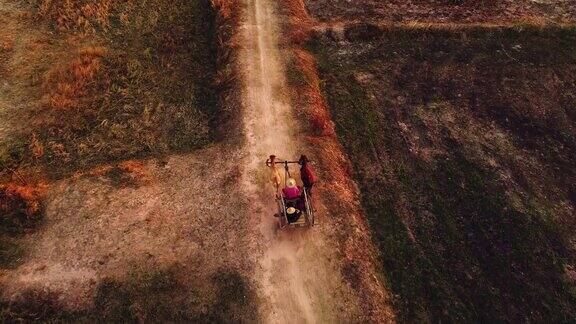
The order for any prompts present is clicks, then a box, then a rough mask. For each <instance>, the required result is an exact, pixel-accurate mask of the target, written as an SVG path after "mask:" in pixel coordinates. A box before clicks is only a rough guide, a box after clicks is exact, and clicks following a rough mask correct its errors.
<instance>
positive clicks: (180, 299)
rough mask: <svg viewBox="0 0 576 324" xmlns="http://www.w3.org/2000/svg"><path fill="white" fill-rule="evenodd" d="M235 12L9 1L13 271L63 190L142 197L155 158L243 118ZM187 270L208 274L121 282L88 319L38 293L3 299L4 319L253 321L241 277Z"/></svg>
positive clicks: (5, 169) (8, 181) (6, 159)
mask: <svg viewBox="0 0 576 324" xmlns="http://www.w3.org/2000/svg"><path fill="white" fill-rule="evenodd" d="M234 6H236V2H235V1H212V2H210V1H208V0H196V1H184V0H182V1H180V0H177V1H131V0H126V1H109V0H83V1H69V0H31V1H17V0H0V25H2V26H3V28H2V30H0V275H4V274H5V273H8V272H7V270H8V269H13V268H15V267H17V266H21V265H22V264H23V262H25V261H27V260H28V254H30V253H31V251H29V250H30V249H29V248H30V242H29V240H28V241H26V238H25V237H23V234H28V235H26V237H28V238H29V237H31V236H34V235H35V234H34V232H35V231H34V228H35V227H37V225H38V224H40V223H41V222H42V221H43V220H42V218H43V216H44V214H45V210H46V208H47V206H46V203H47V202H46V197H45V194H46V192H47V191H49V192H53V190H52V189H50V190H49V189H48V188H49V187H50V186H57V184H58V183H61V182H62V181H68V180H64V179H67V178H70V179H72V181H74V182H76V181H78V182H81V181H82V179H87V178H93V179H106V180H107V181H109V182H107V183H109V184H111V185H112V186H113V187H114V188H115V189H116V190H135V189H136V188H139V187H141V186H143V185H149V184H150V182H151V181H152V177H151V175H150V174H149V173H148V171H147V168H146V167H145V165H144V162H142V161H143V159H147V158H149V157H159V158H160V160H161V161H163V160H164V159H166V160H168V157H167V155H171V154H174V153H180V152H187V151H191V150H195V149H197V148H201V147H205V146H206V145H208V144H209V143H211V142H213V141H215V140H217V139H221V138H223V136H220V135H221V134H220V132H219V131H220V130H221V128H219V127H218V126H219V124H220V123H221V122H222V118H227V119H228V120H227V122H228V121H229V120H231V119H232V117H231V116H232V115H233V114H234V113H236V112H233V111H232V110H233V109H235V108H236V105H234V100H233V99H234V98H232V97H233V96H235V94H234V93H233V91H232V90H230V88H231V87H232V86H233V83H234V82H235V80H234V78H233V76H232V74H231V71H230V66H229V64H230V61H232V60H233V57H232V53H231V51H230V49H228V48H225V46H227V43H228V42H229V41H230V38H231V33H232V27H231V26H232V25H233V24H234V20H235V19H236V18H235V16H234V14H233V11H237V10H236V9H235V7H234ZM233 9H234V10H233ZM217 48H218V50H222V51H223V53H220V52H219V53H216V50H217ZM217 54H219V55H217ZM219 96H220V98H219ZM231 98H232V99H231ZM232 106H234V107H232ZM220 108H222V109H224V110H223V111H220ZM221 112H222V113H221ZM228 135H229V134H224V136H228ZM166 163H167V162H166ZM52 221H53V220H52ZM52 225H53V224H52ZM69 239H70V240H73V239H75V237H74V235H70V237H69ZM77 246H79V245H77ZM28 261H29V260H28ZM186 271H198V269H193V270H191V269H184V270H182V269H178V270H173V269H168V270H160V271H159V272H158V274H155V273H152V274H146V273H147V271H144V270H143V269H137V270H135V272H134V274H133V276H132V277H133V278H114V279H109V280H108V281H106V282H103V283H99V285H98V289H97V296H96V301H95V305H93V306H94V307H92V308H88V309H84V310H82V311H76V310H74V311H71V310H70V308H69V307H67V305H63V304H62V303H60V302H59V301H60V300H61V298H60V297H59V296H57V293H56V291H55V292H43V291H37V290H31V291H29V292H28V293H25V294H23V295H22V294H20V295H18V298H17V299H15V300H12V301H7V302H3V303H2V305H1V307H0V309H1V310H0V322H4V321H47V320H48V321H73V320H74V321H76V320H83V321H93V320H95V319H96V318H98V319H102V318H104V319H105V320H107V321H122V322H125V321H128V322H134V321H153V320H172V321H204V322H215V321H217V322H222V321H225V322H235V321H254V318H255V316H256V312H255V306H254V304H253V303H252V299H251V298H252V295H251V294H252V292H251V291H249V288H248V287H247V283H246V281H245V278H243V277H241V276H240V274H238V273H237V272H236V270H234V269H228V268H223V269H221V271H219V270H218V271H215V272H214V276H213V277H212V278H190V277H181V275H179V273H180V274H181V273H182V272H186ZM194 280H199V281H198V282H202V285H201V286H194V285H195V281H194ZM237 294H240V295H237ZM151 296H154V297H151ZM199 296H201V297H202V298H200V297H199ZM4 297H5V296H4Z"/></svg>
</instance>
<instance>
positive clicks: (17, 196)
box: [0, 183, 47, 232]
mask: <svg viewBox="0 0 576 324" xmlns="http://www.w3.org/2000/svg"><path fill="white" fill-rule="evenodd" d="M46 188H47V186H46V184H45V183H38V184H35V185H20V184H15V183H8V184H5V185H0V224H2V225H4V228H5V229H7V230H8V231H11V232H12V231H17V232H19V231H22V230H24V229H27V228H31V227H32V226H34V225H35V223H36V222H37V221H39V220H40V219H41V217H42V203H41V201H42V198H43V196H44V193H45V192H46Z"/></svg>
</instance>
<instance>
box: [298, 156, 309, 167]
mask: <svg viewBox="0 0 576 324" xmlns="http://www.w3.org/2000/svg"><path fill="white" fill-rule="evenodd" d="M308 162H310V160H308V157H307V156H306V155H300V164H302V165H305V164H307V163H308Z"/></svg>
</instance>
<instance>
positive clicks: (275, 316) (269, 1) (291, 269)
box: [239, 0, 363, 323]
mask: <svg viewBox="0 0 576 324" xmlns="http://www.w3.org/2000/svg"><path fill="white" fill-rule="evenodd" d="M275 6H276V3H275V2H274V1H273V0H245V1H244V9H245V10H244V19H243V20H242V24H241V26H242V28H241V33H242V37H241V39H242V44H243V46H242V47H241V49H240V67H239V68H240V70H241V71H242V72H243V81H244V98H243V105H244V127H245V130H244V131H245V134H246V145H247V151H248V152H247V154H248V158H247V163H246V164H245V169H244V173H243V174H244V176H243V182H244V186H245V187H247V188H249V189H250V190H249V191H250V192H251V193H252V195H251V196H252V201H251V205H252V206H254V209H253V211H252V212H253V214H254V215H255V216H254V219H253V222H254V225H255V226H256V227H257V228H259V231H260V241H259V242H257V243H256V244H258V245H259V246H258V249H259V250H260V251H261V252H262V255H261V259H260V260H259V262H258V264H259V265H260V268H259V269H258V271H257V274H256V281H257V283H258V285H259V289H260V292H261V295H262V296H263V297H264V298H263V303H262V306H261V314H262V315H263V320H264V321H265V322H271V323H328V322H330V323H334V322H357V321H360V320H361V318H363V314H362V313H361V307H360V305H359V302H360V301H359V300H358V298H356V297H355V294H354V292H353V290H352V288H351V287H350V286H349V285H347V284H346V283H345V282H344V280H343V278H342V274H341V268H342V264H341V261H340V260H341V259H342V258H341V256H340V255H338V251H336V250H337V249H336V248H335V246H336V243H335V239H334V238H333V237H331V235H332V234H333V233H332V232H331V230H330V229H329V228H328V227H327V226H328V224H325V225H322V223H321V224H320V225H318V226H316V227H314V228H313V229H311V230H296V231H288V232H278V231H277V221H276V219H275V218H274V217H272V215H273V214H274V213H275V212H276V211H275V204H274V200H273V199H274V192H273V187H272V185H271V184H270V182H269V181H268V179H269V173H268V170H267V169H266V168H265V166H264V161H265V160H266V158H267V157H268V155H270V154H276V155H277V156H279V157H280V158H290V159H293V158H297V157H298V156H299V154H302V153H305V152H306V151H307V150H306V143H305V141H304V136H305V135H304V134H303V133H302V132H301V130H300V129H299V128H298V126H297V123H296V121H295V120H294V117H293V116H294V114H293V109H292V106H291V103H290V94H289V92H288V91H289V90H288V87H287V82H286V77H285V70H284V62H283V57H284V55H287V51H289V49H284V48H281V47H280V46H279V45H278V44H279V39H278V37H279V35H280V27H279V26H280V22H279V20H278V19H279V18H278V15H277V8H276V7H275ZM285 51H286V52H285ZM318 208H319V210H321V211H323V210H325V209H324V208H323V207H322V206H318ZM331 233H332V234H331Z"/></svg>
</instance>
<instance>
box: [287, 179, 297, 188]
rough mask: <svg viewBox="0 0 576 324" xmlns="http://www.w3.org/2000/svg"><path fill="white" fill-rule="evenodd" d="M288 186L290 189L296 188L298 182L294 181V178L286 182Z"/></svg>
mask: <svg viewBox="0 0 576 324" xmlns="http://www.w3.org/2000/svg"><path fill="white" fill-rule="evenodd" d="M286 186H287V187H288V188H296V180H294V179H293V178H290V179H288V180H287V181H286Z"/></svg>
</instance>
